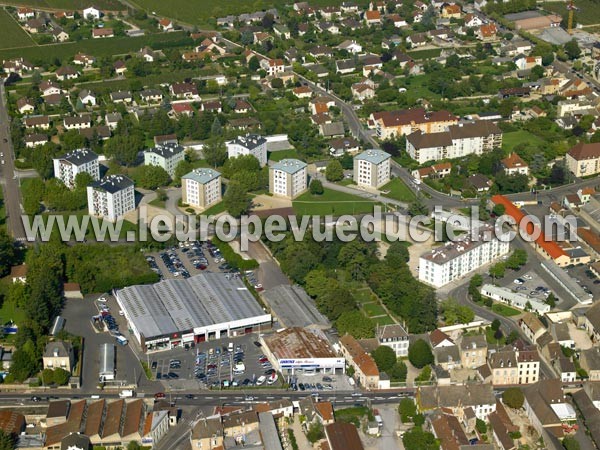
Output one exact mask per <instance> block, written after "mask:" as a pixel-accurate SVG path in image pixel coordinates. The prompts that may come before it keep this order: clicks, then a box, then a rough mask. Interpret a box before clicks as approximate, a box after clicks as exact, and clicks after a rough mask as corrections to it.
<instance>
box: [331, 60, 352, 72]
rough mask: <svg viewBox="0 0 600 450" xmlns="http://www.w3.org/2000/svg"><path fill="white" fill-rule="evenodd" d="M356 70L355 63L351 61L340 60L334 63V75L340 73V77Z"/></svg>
mask: <svg viewBox="0 0 600 450" xmlns="http://www.w3.org/2000/svg"><path fill="white" fill-rule="evenodd" d="M355 70H356V63H355V62H354V60H353V59H341V60H337V61H336V62H335V71H336V73H341V74H342V75H344V74H347V73H352V72H354V71H355Z"/></svg>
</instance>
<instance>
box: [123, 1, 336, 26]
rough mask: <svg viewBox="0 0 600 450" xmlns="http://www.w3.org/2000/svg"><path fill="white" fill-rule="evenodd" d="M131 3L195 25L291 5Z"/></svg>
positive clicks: (236, 2) (180, 2)
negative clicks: (219, 18)
mask: <svg viewBox="0 0 600 450" xmlns="http://www.w3.org/2000/svg"><path fill="white" fill-rule="evenodd" d="M130 3H132V4H134V5H137V6H138V7H140V8H141V9H144V10H146V11H148V12H153V11H154V12H156V13H157V14H158V15H159V16H166V17H171V18H173V19H176V20H180V21H182V22H185V23H194V24H208V23H210V24H215V23H216V22H215V19H216V18H217V17H223V16H227V15H229V14H235V15H238V14H240V13H248V12H253V11H260V10H265V9H269V8H277V7H279V8H280V11H281V8H282V7H283V6H284V5H288V4H290V3H289V2H288V1H287V0H255V1H252V2H249V1H245V0H229V1H227V2H214V1H211V0H196V1H194V2H190V1H186V0H169V1H164V0H130ZM339 3H340V2H339V0H314V1H312V2H311V3H310V5H311V6H313V7H316V6H325V5H338V4H339Z"/></svg>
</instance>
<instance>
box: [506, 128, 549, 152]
mask: <svg viewBox="0 0 600 450" xmlns="http://www.w3.org/2000/svg"><path fill="white" fill-rule="evenodd" d="M522 143H527V144H532V145H541V144H543V143H544V140H543V139H541V138H539V137H538V136H536V135H535V134H531V133H530V132H529V131H525V130H519V131H509V132H508V133H504V135H503V136H502V149H503V150H505V151H509V152H510V151H512V149H513V148H515V147H516V146H517V145H519V144H522Z"/></svg>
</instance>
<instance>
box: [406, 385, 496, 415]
mask: <svg viewBox="0 0 600 450" xmlns="http://www.w3.org/2000/svg"><path fill="white" fill-rule="evenodd" d="M415 400H416V404H417V409H418V410H419V411H420V412H426V411H431V410H434V409H438V408H445V409H447V410H449V411H451V412H452V414H454V415H455V416H456V417H457V418H458V419H459V421H461V422H464V421H466V416H467V415H468V414H470V413H471V412H474V413H475V416H476V418H477V419H480V420H484V421H485V420H486V419H487V417H488V415H489V414H491V413H493V412H494V411H496V397H495V396H494V388H493V386H492V385H491V384H489V383H467V384H464V385H449V386H435V385H433V386H421V387H419V388H418V389H417V392H416V394H415ZM469 409H471V411H469Z"/></svg>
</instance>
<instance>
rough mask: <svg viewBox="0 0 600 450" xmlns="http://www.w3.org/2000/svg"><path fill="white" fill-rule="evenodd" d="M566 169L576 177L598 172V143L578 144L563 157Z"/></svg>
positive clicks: (599, 143)
mask: <svg viewBox="0 0 600 450" xmlns="http://www.w3.org/2000/svg"><path fill="white" fill-rule="evenodd" d="M565 162H566V164H567V168H568V169H569V170H570V171H571V172H572V173H573V175H575V176H576V177H585V176H587V175H594V174H596V173H599V172H600V142H596V143H593V144H585V143H583V142H580V143H579V144H577V145H575V147H573V148H572V149H571V150H569V152H568V153H567V154H566V155H565Z"/></svg>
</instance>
